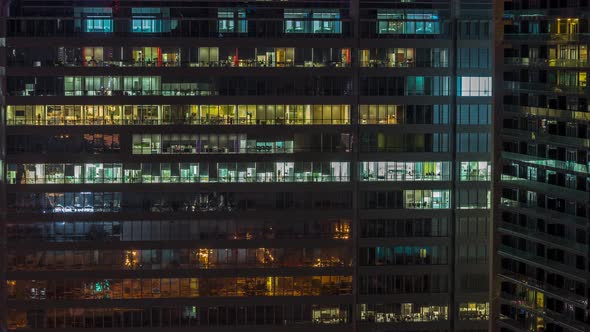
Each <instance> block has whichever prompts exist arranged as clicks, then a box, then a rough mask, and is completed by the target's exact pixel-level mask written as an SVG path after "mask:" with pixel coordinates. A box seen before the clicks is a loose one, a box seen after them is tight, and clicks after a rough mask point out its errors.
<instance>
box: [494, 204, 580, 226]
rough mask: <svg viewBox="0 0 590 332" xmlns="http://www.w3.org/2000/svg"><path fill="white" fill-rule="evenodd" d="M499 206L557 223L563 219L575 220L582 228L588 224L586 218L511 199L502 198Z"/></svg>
mask: <svg viewBox="0 0 590 332" xmlns="http://www.w3.org/2000/svg"><path fill="white" fill-rule="evenodd" d="M500 204H501V206H502V207H503V208H509V209H514V210H516V211H518V212H525V213H532V214H534V215H535V216H539V218H552V219H554V220H558V221H562V222H563V220H564V219H565V220H572V221H574V220H575V222H576V225H579V226H584V227H585V226H586V225H587V223H588V221H587V220H586V218H582V217H578V216H575V215H570V214H566V213H565V212H559V211H556V210H549V209H546V208H541V207H538V206H537V205H536V204H535V203H532V202H518V201H514V200H511V199H508V198H504V197H502V200H501V202H500ZM523 210H524V211H523Z"/></svg>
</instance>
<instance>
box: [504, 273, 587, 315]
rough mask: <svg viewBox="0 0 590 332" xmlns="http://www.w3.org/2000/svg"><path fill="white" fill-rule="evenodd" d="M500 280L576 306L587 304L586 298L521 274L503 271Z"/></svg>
mask: <svg viewBox="0 0 590 332" xmlns="http://www.w3.org/2000/svg"><path fill="white" fill-rule="evenodd" d="M499 276H500V278H502V279H505V280H508V281H510V282H514V283H518V284H520V285H523V286H525V287H528V288H532V289H535V290H537V291H541V292H545V293H548V294H550V295H551V296H553V297H557V298H560V299H563V300H565V301H569V302H572V303H574V304H577V305H581V306H586V305H587V304H588V298H586V297H584V296H580V295H578V294H575V293H573V292H571V291H568V290H567V289H563V288H558V287H555V286H552V285H550V284H548V283H546V282H541V281H539V280H537V279H535V278H532V277H529V276H525V275H522V274H518V273H514V272H509V271H503V272H502V273H500V274H499Z"/></svg>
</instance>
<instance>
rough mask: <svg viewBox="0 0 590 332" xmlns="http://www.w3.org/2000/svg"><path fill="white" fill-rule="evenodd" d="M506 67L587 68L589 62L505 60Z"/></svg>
mask: <svg viewBox="0 0 590 332" xmlns="http://www.w3.org/2000/svg"><path fill="white" fill-rule="evenodd" d="M504 64H505V65H513V66H530V67H560V68H586V67H588V61H583V60H576V59H541V58H516V57H514V58H511V57H506V58H504Z"/></svg>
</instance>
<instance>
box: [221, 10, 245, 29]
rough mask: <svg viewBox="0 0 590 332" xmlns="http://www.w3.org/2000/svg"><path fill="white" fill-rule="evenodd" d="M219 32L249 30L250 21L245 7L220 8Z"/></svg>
mask: <svg viewBox="0 0 590 332" xmlns="http://www.w3.org/2000/svg"><path fill="white" fill-rule="evenodd" d="M217 18H218V19H219V20H218V21H217V29H218V31H219V32H248V21H246V20H245V18H246V11H245V10H244V9H239V8H238V9H234V8H220V9H219V10H218V11H217Z"/></svg>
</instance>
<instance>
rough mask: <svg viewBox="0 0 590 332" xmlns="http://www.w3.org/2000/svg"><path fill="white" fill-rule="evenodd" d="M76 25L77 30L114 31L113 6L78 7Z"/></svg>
mask: <svg viewBox="0 0 590 332" xmlns="http://www.w3.org/2000/svg"><path fill="white" fill-rule="evenodd" d="M74 16H75V17H76V20H75V25H76V30H77V31H83V32H103V33H107V32H113V11H112V9H111V8H88V7H87V8H76V9H75V10H74Z"/></svg>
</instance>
